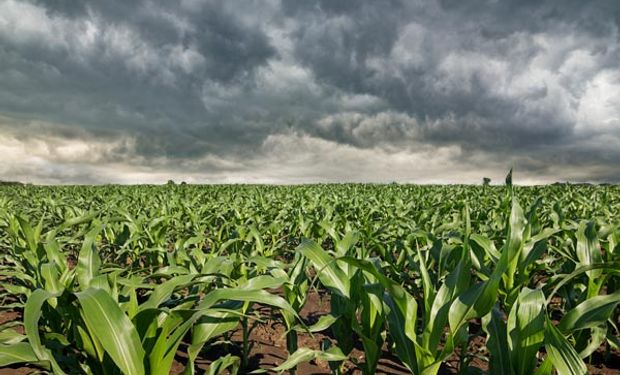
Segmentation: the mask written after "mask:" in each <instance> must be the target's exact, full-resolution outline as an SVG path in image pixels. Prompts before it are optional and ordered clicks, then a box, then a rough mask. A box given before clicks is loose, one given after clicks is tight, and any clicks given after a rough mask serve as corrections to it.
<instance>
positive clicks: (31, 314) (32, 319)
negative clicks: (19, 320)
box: [24, 289, 64, 374]
mask: <svg viewBox="0 0 620 375" xmlns="http://www.w3.org/2000/svg"><path fill="white" fill-rule="evenodd" d="M55 297H57V295H55V294H52V293H49V292H47V291H45V290H43V289H37V290H35V291H34V292H33V293H32V294H31V295H30V297H28V301H27V302H26V306H25V307H24V329H25V331H26V337H28V343H29V344H30V347H31V348H32V351H33V352H34V353H35V355H36V356H37V358H38V359H39V360H40V361H47V362H49V363H50V365H51V368H52V370H53V371H54V373H55V374H64V372H63V371H62V369H61V368H60V366H59V365H58V362H56V359H55V358H54V356H53V354H52V352H51V351H50V350H49V349H47V348H46V347H45V346H43V344H42V343H41V336H40V335H39V319H40V318H41V315H42V308H43V304H44V303H45V302H46V301H47V300H48V299H50V298H55Z"/></svg>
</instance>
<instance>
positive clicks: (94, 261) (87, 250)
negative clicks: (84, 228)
mask: <svg viewBox="0 0 620 375" xmlns="http://www.w3.org/2000/svg"><path fill="white" fill-rule="evenodd" d="M101 228H102V226H101V224H100V223H97V224H94V225H93V227H92V228H91V229H90V231H89V232H88V233H87V234H86V235H85V236H84V242H83V244H82V249H81V250H80V255H79V257H78V264H77V267H76V272H77V279H78V282H79V283H80V288H81V289H82V290H85V289H86V288H88V287H89V286H90V282H91V280H92V279H93V278H95V277H96V276H97V275H99V267H100V266H101V258H99V254H98V252H97V247H96V246H95V240H96V239H97V236H98V235H99V233H100V232H101Z"/></svg>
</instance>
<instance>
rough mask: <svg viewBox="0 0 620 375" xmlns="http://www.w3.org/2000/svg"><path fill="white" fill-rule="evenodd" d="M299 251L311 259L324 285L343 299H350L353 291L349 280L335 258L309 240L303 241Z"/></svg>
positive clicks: (298, 248)
mask: <svg viewBox="0 0 620 375" xmlns="http://www.w3.org/2000/svg"><path fill="white" fill-rule="evenodd" d="M297 251H299V252H300V253H301V254H302V255H303V256H305V257H306V258H308V259H310V262H312V265H313V266H314V268H315V269H316V272H317V273H318V276H319V280H321V283H323V285H325V286H326V287H328V288H330V289H333V290H334V291H335V292H336V293H339V294H340V295H342V296H343V297H346V298H349V296H350V289H351V285H350V281H349V278H348V277H347V275H346V274H345V273H344V272H343V271H342V270H341V269H340V268H339V267H338V265H337V264H336V261H335V260H334V258H332V257H331V256H329V254H327V252H326V251H325V250H323V249H321V247H320V246H319V245H317V244H316V243H315V242H313V241H310V240H308V239H304V240H302V242H301V244H300V245H299V246H298V247H297Z"/></svg>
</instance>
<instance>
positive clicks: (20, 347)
mask: <svg viewBox="0 0 620 375" xmlns="http://www.w3.org/2000/svg"><path fill="white" fill-rule="evenodd" d="M38 360H39V359H38V358H37V355H36V354H34V351H33V350H32V347H31V346H30V344H28V343H25V342H19V343H16V344H11V345H5V344H0V367H2V366H9V365H13V364H16V363H34V362H37V361H38Z"/></svg>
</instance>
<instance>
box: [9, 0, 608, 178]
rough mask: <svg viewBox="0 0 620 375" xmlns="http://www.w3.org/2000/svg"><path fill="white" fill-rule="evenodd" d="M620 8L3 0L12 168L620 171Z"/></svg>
mask: <svg viewBox="0 0 620 375" xmlns="http://www.w3.org/2000/svg"><path fill="white" fill-rule="evenodd" d="M619 61H620V3H618V2H617V1H615V0H608V1H598V2H584V1H577V0H569V1H559V0H558V1H543V2H538V1H490V0H487V1H483V0H477V1H469V2H461V1H455V0H444V1H404V0H403V1H398V0H364V1H362V0H355V1H353V0H342V1H334V0H307V1H293V0H281V1H276V0H261V1H258V0H256V1H248V0H243V1H242V0H231V1H225V2H224V1H200V0H184V1H180V2H169V1H163V0H160V1H155V0H151V1H131V2H127V1H105V2H102V1H83V2H74V1H67V0H54V1H15V0H0V153H1V154H2V155H3V159H4V160H3V161H2V162H1V163H0V179H6V180H22V181H28V182H36V183H105V182H118V183H159V182H165V181H166V180H168V179H171V178H172V179H175V180H185V181H188V182H250V183H254V182H256V183H303V182H322V181H326V182H336V181H368V182H388V181H402V182H438V183H446V182H464V183H472V182H479V181H480V180H481V178H482V177H483V176H489V177H492V178H493V179H494V180H499V179H501V177H502V176H503V175H504V174H505V172H506V171H507V170H508V169H509V168H511V167H514V168H515V169H516V171H517V172H516V175H515V180H516V181H517V182H521V183H545V182H553V181H557V180H561V181H564V180H570V181H591V182H602V181H609V182H620V63H618V62H619Z"/></svg>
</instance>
